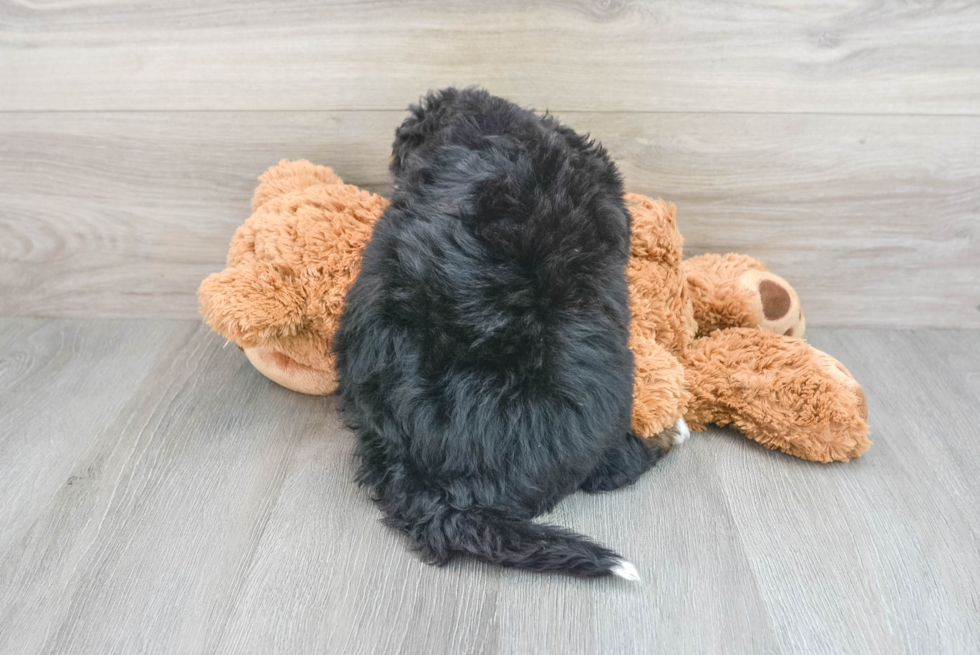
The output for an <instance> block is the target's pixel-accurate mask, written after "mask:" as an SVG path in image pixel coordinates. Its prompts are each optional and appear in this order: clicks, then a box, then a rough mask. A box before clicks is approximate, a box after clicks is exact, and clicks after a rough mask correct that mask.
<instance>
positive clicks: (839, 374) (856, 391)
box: [814, 348, 868, 421]
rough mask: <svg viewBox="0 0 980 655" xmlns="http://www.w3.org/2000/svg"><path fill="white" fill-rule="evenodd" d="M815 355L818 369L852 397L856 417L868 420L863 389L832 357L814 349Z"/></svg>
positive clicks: (866, 401) (866, 403) (845, 368)
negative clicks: (841, 386) (835, 381)
mask: <svg viewBox="0 0 980 655" xmlns="http://www.w3.org/2000/svg"><path fill="white" fill-rule="evenodd" d="M814 351H815V352H816V355H817V362H818V364H819V365H820V367H821V368H822V369H823V370H824V371H825V372H826V373H827V374H828V375H830V376H831V377H832V378H834V379H835V380H837V381H838V382H839V383H840V384H841V385H843V387H844V389H846V390H847V393H848V394H850V395H851V396H853V403H854V407H855V409H856V411H857V414H858V416H860V417H861V419H862V420H864V421H867V420H868V400H867V398H866V397H865V395H864V387H862V386H861V385H860V383H858V381H857V380H855V379H854V376H853V375H851V372H850V371H848V370H847V367H845V366H844V365H843V364H841V363H840V362H839V361H837V360H836V359H835V358H834V357H831V356H830V355H828V354H827V353H825V352H823V351H822V350H817V349H816V348H814Z"/></svg>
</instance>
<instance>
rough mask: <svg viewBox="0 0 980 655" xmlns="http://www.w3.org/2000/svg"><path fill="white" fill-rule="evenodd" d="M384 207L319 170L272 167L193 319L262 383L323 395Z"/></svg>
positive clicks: (298, 165) (286, 164)
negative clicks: (203, 322) (352, 291)
mask: <svg viewBox="0 0 980 655" xmlns="http://www.w3.org/2000/svg"><path fill="white" fill-rule="evenodd" d="M387 206H388V201H387V200H385V199H384V198H382V197H381V196H378V195H375V194H373V193H368V192H367V191H363V190H361V189H359V188H357V187H355V186H351V185H349V184H344V182H343V180H341V179H340V178H339V177H338V176H337V175H335V174H334V172H333V171H331V170H330V169H329V168H326V167H324V166H315V165H313V164H311V163H310V162H308V161H305V160H301V161H295V162H290V161H286V160H283V161H281V162H279V164H278V165H277V166H273V167H272V168H270V169H269V170H268V171H266V173H265V174H263V175H262V177H260V178H259V186H258V188H257V189H256V190H255V195H254V196H253V198H252V212H253V213H252V216H251V218H249V219H248V220H247V221H245V223H244V224H243V225H241V226H240V227H239V228H238V230H237V231H236V232H235V236H234V238H233V239H232V242H231V248H230V249H229V251H228V262H227V263H228V268H226V269H225V270H224V271H222V272H220V273H216V274H214V275H211V276H209V277H208V278H207V279H205V280H204V282H203V283H202V284H201V288H200V289H199V290H198V299H199V300H200V303H201V313H202V314H203V315H204V317H205V319H207V321H208V324H209V325H210V326H211V327H212V328H213V329H214V330H215V331H216V332H218V333H219V334H221V335H222V336H224V337H225V338H226V339H229V340H230V341H234V342H235V343H237V344H238V345H239V346H240V347H241V348H242V349H244V351H245V353H246V355H247V356H248V358H249V360H250V361H251V362H252V364H253V365H255V367H256V368H258V369H259V370H260V371H262V373H263V374H265V375H266V376H268V377H269V378H271V379H272V380H274V381H276V382H278V383H279V384H281V385H283V386H285V387H288V388H290V389H293V390H295V391H301V392H303V393H312V394H327V393H331V392H332V391H333V390H334V389H336V387H337V383H336V380H335V378H334V358H333V354H332V352H331V350H330V340H331V338H332V336H333V333H334V332H335V331H336V329H337V322H338V321H339V320H340V314H341V311H342V310H343V306H344V296H346V294H347V290H348V289H349V288H350V285H351V284H353V282H354V279H355V278H356V277H357V273H358V271H359V270H360V265H361V250H363V249H364V244H365V243H366V242H367V240H368V239H369V238H370V236H371V228H372V227H373V225H374V222H375V221H376V220H377V218H378V216H380V215H381V212H383V211H384V209H385V207H387Z"/></svg>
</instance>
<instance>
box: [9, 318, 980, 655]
mask: <svg viewBox="0 0 980 655" xmlns="http://www.w3.org/2000/svg"><path fill="white" fill-rule="evenodd" d="M811 341H812V342H813V343H814V344H815V345H816V346H818V347H821V348H823V349H825V350H827V351H828V352H831V353H833V354H834V355H836V356H838V357H839V358H840V359H841V361H843V362H844V363H845V364H846V365H847V366H848V368H850V370H851V371H852V372H853V373H854V374H855V376H857V378H858V379H859V380H860V381H861V382H862V383H863V384H864V386H865V390H866V392H867V395H868V403H869V408H870V411H871V422H872V426H873V433H872V438H873V439H874V440H875V445H874V446H873V447H872V449H871V450H870V451H869V452H868V454H867V455H865V456H864V457H862V458H860V459H859V460H856V461H854V462H851V463H848V464H840V465H827V466H824V465H816V464H811V463H807V462H802V461H800V460H797V459H794V458H791V457H788V456H784V455H781V454H778V453H774V452H771V451H767V450H764V449H762V448H761V447H759V446H757V445H756V444H754V443H752V442H749V441H748V440H746V439H744V438H743V437H741V436H739V435H737V434H735V433H734V432H730V431H726V430H717V429H712V430H711V431H709V432H708V433H706V434H703V435H695V437H694V438H693V439H692V440H691V441H689V442H688V443H686V444H684V445H683V446H681V447H679V448H678V449H676V450H675V451H674V452H673V453H671V455H670V456H669V457H668V458H667V459H665V460H664V461H663V462H661V463H660V464H659V465H658V466H657V467H656V468H655V469H654V470H653V471H651V472H650V473H649V474H648V475H646V476H644V478H643V479H641V480H640V482H638V483H637V484H636V485H634V486H633V487H630V488H628V489H625V490H620V491H618V492H615V493H611V494H604V495H600V496H587V495H584V494H577V495H575V496H572V497H571V498H569V499H568V500H567V501H565V502H563V503H562V504H561V505H560V506H559V508H558V510H557V511H556V512H555V513H554V514H553V515H552V516H550V517H547V520H550V521H553V522H555V523H557V524H560V525H565V526H568V527H570V528H573V529H576V530H579V531H582V532H584V533H586V534H590V535H592V536H594V537H595V538H597V539H599V540H601V541H602V542H604V543H606V544H609V545H610V546H613V547H615V548H617V549H619V550H620V551H621V552H623V554H624V555H626V556H628V557H629V558H630V559H632V560H633V561H634V562H635V563H636V564H637V566H638V567H639V568H640V570H641V573H642V574H643V576H644V581H643V583H642V584H640V585H629V584H625V583H621V582H617V581H610V580H598V581H578V580H571V579H566V578H561V577H557V576H541V575H532V574H527V573H521V572H515V571H507V570H502V569H495V568H492V567H488V566H484V565H481V564H478V563H474V562H470V561H459V562H455V563H453V564H451V565H449V566H448V567H446V568H443V569H436V568H432V567H428V566H425V565H423V564H421V563H420V562H419V561H418V560H417V559H416V558H415V556H414V555H413V554H411V553H410V552H409V551H408V549H407V548H406V544H405V543H404V540H403V539H402V538H401V537H399V536H398V535H396V534H394V533H392V532H391V531H390V530H388V529H387V528H385V527H384V526H382V525H381V524H380V523H379V522H378V521H377V519H378V517H379V515H378V511H377V508H376V507H374V506H373V505H372V503H371V502H370V501H369V499H368V498H367V494H366V492H364V491H363V490H361V489H358V488H357V487H356V486H355V485H354V483H353V481H352V469H351V462H350V453H351V447H352V435H351V434H350V433H349V432H347V431H346V430H344V429H343V428H342V426H341V423H340V418H339V416H338V415H337V412H336V399H335V398H311V397H306V396H302V395H299V394H294V393H291V392H288V391H286V390H284V389H281V388H279V387H277V386H275V385H274V384H272V383H270V382H269V381H267V380H265V379H264V378H262V377H261V376H260V375H259V374H258V373H256V372H255V371H254V370H253V369H252V368H251V366H250V365H249V364H248V363H247V361H246V360H245V358H244V357H243V356H242V355H241V353H239V352H238V351H237V350H236V349H234V348H224V347H223V344H222V342H221V340H220V339H219V338H217V337H216V336H215V335H213V334H209V333H208V332H207V331H206V329H205V328H204V327H203V326H201V325H200V324H195V323H190V322H186V323H179V322H159V321H38V320H30V319H0V407H3V408H4V412H3V414H2V415H0V426H2V428H3V429H0V452H2V453H6V455H5V456H3V457H0V480H2V481H4V482H5V483H6V482H8V481H11V484H10V485H9V488H7V487H5V488H4V490H5V493H3V494H0V519H7V520H9V519H10V518H11V517H16V515H18V514H25V515H27V516H28V517H29V518H28V519H27V520H24V521H21V522H20V523H15V524H14V528H9V527H8V526H9V525H10V524H9V523H7V522H4V526H5V527H4V530H3V532H2V535H3V538H4V542H3V544H4V545H3V547H2V548H0V651H2V652H42V653H43V652H52V653H53V652H58V653H73V652H106V653H144V652H145V653H177V652H180V653H194V652H228V653H231V652H234V653H249V652H270V651H271V652H283V653H296V652H353V653H377V652H426V653H439V652H459V653H490V652H515V653H517V652H520V653H525V652H556V651H558V652H565V651H568V652H591V653H604V652H635V653H641V652H642V653H647V652H703V653H718V652H732V653H744V652H753V653H779V652H782V653H894V652H906V653H961V652H975V651H976V650H977V649H978V648H980V616H978V613H977V612H976V609H977V607H978V606H980V597H978V594H980V573H978V572H980V540H978V535H980V521H978V518H980V516H978V507H980V487H978V483H977V482H976V481H975V479H974V478H975V476H973V475H972V472H973V471H975V470H976V468H977V466H978V465H980V446H978V443H980V440H978V439H977V437H978V436H980V434H978V431H977V428H976V425H975V421H974V420H973V416H972V411H973V408H974V407H976V400H977V390H978V381H980V331H952V330H945V331H936V330H933V331H928V330H918V331H899V330H880V329H876V330H821V329H816V330H813V332H812V335H811ZM123 389H125V391H122V390H123ZM59 399H60V401H61V402H56V400H59ZM14 400H15V401H16V403H13V402H12V401H14ZM38 406H40V409H41V410H49V411H47V412H45V411H39V407H38ZM10 407H16V408H17V409H16V411H13V412H11V411H9V409H8V408H10ZM79 426H81V427H79ZM79 434H80V435H81V436H83V437H84V439H83V440H82V441H84V443H82V444H81V445H79V444H74V443H72V442H73V439H74V438H75V437H76V435H79ZM47 444H54V445H55V446H56V447H55V448H50V447H45V446H47ZM32 446H33V449H32ZM19 450H22V451H23V452H18V451H19ZM11 454H13V456H12V457H11V456H10V455H11ZM11 476H13V477H11ZM18 481H20V482H18ZM18 484H23V485H25V487H29V489H30V491H26V490H25V491H24V492H22V493H20V494H18V493H16V487H17V485H18ZM11 490H14V491H15V493H10V491H11ZM31 492H36V496H37V497H36V498H32V497H31Z"/></svg>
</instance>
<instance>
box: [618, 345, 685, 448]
mask: <svg viewBox="0 0 980 655" xmlns="http://www.w3.org/2000/svg"><path fill="white" fill-rule="evenodd" d="M630 349H631V350H632V351H633V361H634V369H633V419H632V428H633V432H634V433H636V434H637V435H638V436H639V437H640V438H641V439H643V440H644V442H645V443H646V444H647V445H649V446H653V447H659V448H660V449H662V450H663V452H664V453H667V452H669V451H670V449H671V448H672V447H673V446H674V445H675V444H678V443H681V442H682V441H684V440H685V439H686V438H687V437H688V436H690V431H689V430H688V427H687V424H686V423H685V421H684V412H685V411H686V410H687V405H688V403H689V402H690V399H691V394H690V392H689V391H688V389H687V382H686V380H685V378H684V367H683V366H681V363H680V362H679V361H678V360H677V358H676V357H674V356H673V355H671V354H670V353H669V352H668V351H667V350H666V349H665V348H664V347H663V346H661V345H660V344H658V343H657V342H656V341H654V340H653V339H652V338H644V337H640V336H638V335H635V334H634V335H632V336H631V338H630Z"/></svg>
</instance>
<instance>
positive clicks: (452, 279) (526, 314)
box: [333, 89, 662, 579]
mask: <svg viewBox="0 0 980 655" xmlns="http://www.w3.org/2000/svg"><path fill="white" fill-rule="evenodd" d="M411 111H412V116H411V117H410V118H408V119H406V120H405V122H404V123H402V125H401V127H400V128H399V129H398V130H397V133H396V138H395V143H394V153H393V156H392V163H391V171H392V174H393V177H394V185H395V186H394V193H393V196H392V199H391V206H390V207H389V208H388V209H387V211H385V213H384V215H383V216H381V218H380V219H379V220H378V222H377V224H376V225H375V228H374V233H373V235H372V237H371V241H370V242H369V243H368V245H367V247H366V248H365V250H364V256H363V262H362V265H361V272H360V275H359V276H358V278H357V281H356V282H355V283H354V285H353V287H352V288H351V290H350V292H349V294H348V296H347V301H346V307H345V310H344V313H343V316H342V318H341V320H340V327H339V330H338V332H337V334H336V336H335V338H334V342H333V343H334V350H335V352H336V354H337V371H338V375H339V382H340V393H341V396H342V406H343V411H344V414H345V418H346V420H347V422H348V424H349V425H350V426H351V427H352V428H353V429H354V430H355V431H356V433H357V435H358V446H357V455H358V457H359V459H360V471H359V480H360V481H361V482H362V483H366V484H368V485H370V486H371V487H372V488H373V489H374V491H375V494H376V497H377V500H378V501H379V502H380V504H381V506H382V508H383V509H384V512H385V514H386V521H387V523H388V524H389V525H391V526H393V527H396V528H398V529H400V530H402V531H403V532H405V533H406V534H407V535H408V536H409V537H410V538H411V539H412V540H413V541H414V542H415V543H416V544H417V545H418V547H419V549H420V551H421V553H422V555H423V556H424V557H425V558H426V559H427V560H428V561H430V562H433V563H439V564H442V563H445V562H447V561H449V560H450V559H451V558H452V557H454V556H455V555H459V554H466V555H471V556H473V557H477V558H479V559H482V560H486V561H489V562H494V563H497V564H501V565H504V566H514V567H520V568H525V569H532V570H538V571H561V572H566V573H570V574H573V575H580V576H599V575H605V574H608V573H614V574H616V575H620V576H622V577H624V578H628V579H637V574H636V569H635V568H634V567H633V565H632V564H630V563H629V562H627V561H625V560H623V559H622V558H621V557H619V556H618V555H616V554H615V553H613V552H612V551H610V550H607V549H606V548H603V547H601V546H598V545H596V544H594V543H592V542H591V541H589V540H587V539H586V538H584V537H581V536H579V535H577V534H574V533H572V532H569V531H567V530H564V529H561V528H557V527H553V526H547V525H540V524H536V523H532V522H531V520H530V519H531V518H532V517H535V516H537V515H539V514H541V513H542V512H546V511H548V510H550V509H551V508H552V507H553V506H554V505H555V503H556V502H557V501H558V500H559V499H560V498H562V497H563V496H565V495H567V494H569V493H571V492H572V491H574V490H576V489H579V488H581V489H585V490H587V491H605V490H609V489H615V488H617V487H621V486H623V485H626V484H630V483H632V482H634V481H635V480H636V479H637V478H638V477H639V476H640V474H641V473H643V471H645V470H646V469H648V468H649V467H650V466H652V465H653V464H654V462H656V461H657V459H658V458H659V457H660V456H661V455H662V450H660V449H659V448H650V447H647V446H645V445H644V444H643V442H641V441H640V440H639V439H638V438H637V437H636V436H635V435H634V434H632V433H630V430H629V428H630V411H631V406H632V386H633V356H632V353H631V352H630V350H629V348H628V346H627V338H628V333H629V306H628V299H627V288H626V276H625V267H626V263H627V257H628V255H629V238H630V218H629V213H628V212H627V210H626V207H625V205H624V202H623V186H622V181H621V179H620V176H619V173H618V171H617V170H616V166H615V165H614V164H613V163H612V162H611V161H610V159H609V157H608V156H607V155H606V152H605V150H603V148H602V147H601V146H598V145H595V144H594V143H593V142H592V141H589V140H587V139H585V138H583V137H581V136H579V135H578V134H576V133H575V132H574V131H572V130H571V129H569V128H568V127H564V126H562V125H561V124H560V123H558V121H556V120H555V119H553V118H551V117H548V116H544V117H542V116H538V115H536V114H534V113H532V112H531V111H528V110H525V109H521V108H520V107H518V106H516V105H514V104H512V103H510V102H507V101H506V100H503V99H501V98H497V97H494V96H491V95H489V94H488V93H486V92H485V91H481V90H475V89H467V90H463V91H459V90H456V89H446V90H444V91H441V92H438V93H430V94H429V95H428V96H427V97H426V98H425V99H424V100H423V102H422V103H421V105H420V106H413V107H412V108H411Z"/></svg>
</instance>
